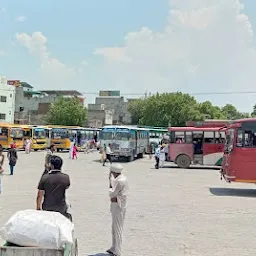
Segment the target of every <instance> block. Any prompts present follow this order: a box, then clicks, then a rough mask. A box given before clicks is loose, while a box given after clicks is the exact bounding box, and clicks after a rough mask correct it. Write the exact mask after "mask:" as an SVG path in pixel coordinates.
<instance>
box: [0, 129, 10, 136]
mask: <svg viewBox="0 0 256 256" xmlns="http://www.w3.org/2000/svg"><path fill="white" fill-rule="evenodd" d="M0 136H8V129H7V128H0Z"/></svg>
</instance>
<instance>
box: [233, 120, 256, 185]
mask: <svg viewBox="0 0 256 256" xmlns="http://www.w3.org/2000/svg"><path fill="white" fill-rule="evenodd" d="M241 141H242V143H241ZM255 153H256V124H255V123H254V122H251V123H244V124H242V128H238V129H237V130H236V145H235V146H234V149H233V150H232V154H233V155H232V159H231V160H232V163H231V164H232V169H236V174H235V175H236V181H238V182H248V181H249V182H253V183H256V170H255V166H256V158H255Z"/></svg>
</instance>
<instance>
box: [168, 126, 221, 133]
mask: <svg viewBox="0 0 256 256" xmlns="http://www.w3.org/2000/svg"><path fill="white" fill-rule="evenodd" d="M221 128H222V127H169V128H168V130H169V131H177V132H183V131H184V132H186V131H187V132H190V131H191V132H192V131H205V132H207V131H208V132H211V131H220V129H221Z"/></svg>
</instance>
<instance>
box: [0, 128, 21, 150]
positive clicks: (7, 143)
mask: <svg viewBox="0 0 256 256" xmlns="http://www.w3.org/2000/svg"><path fill="white" fill-rule="evenodd" d="M12 143H15V145H16V148H17V149H23V130H22V128H21V127H20V126H19V125H15V124H12V125H11V124H8V123H0V144H1V145H2V147H3V149H9V148H11V144H12Z"/></svg>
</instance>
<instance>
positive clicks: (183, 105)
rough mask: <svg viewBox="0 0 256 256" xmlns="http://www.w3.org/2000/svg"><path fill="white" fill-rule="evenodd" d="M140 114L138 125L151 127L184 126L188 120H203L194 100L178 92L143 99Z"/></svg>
mask: <svg viewBox="0 0 256 256" xmlns="http://www.w3.org/2000/svg"><path fill="white" fill-rule="evenodd" d="M142 114H143V115H142V117H141V118H140V120H139V123H140V124H142V125H152V126H169V125H172V126H185V125H186V121H188V120H195V121H200V120H202V119H203V116H202V115H201V113H200V112H199V110H198V105H197V101H196V100H195V98H194V97H192V96H190V95H189V94H183V93H180V92H177V93H163V94H156V95H153V96H151V97H149V98H147V99H145V100H144V108H143V111H142Z"/></svg>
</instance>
